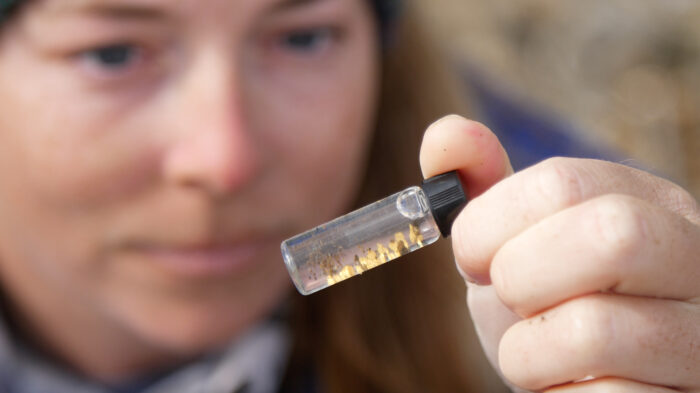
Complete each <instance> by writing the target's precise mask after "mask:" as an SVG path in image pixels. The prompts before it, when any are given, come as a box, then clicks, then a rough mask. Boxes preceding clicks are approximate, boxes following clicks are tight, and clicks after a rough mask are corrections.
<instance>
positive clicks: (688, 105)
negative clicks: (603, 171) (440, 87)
mask: <svg viewBox="0 0 700 393" xmlns="http://www.w3.org/2000/svg"><path fill="white" fill-rule="evenodd" d="M417 3H418V6H419V8H421V9H422V11H424V13H425V15H426V16H427V17H428V18H429V19H431V21H432V22H433V23H432V25H434V26H435V27H436V31H435V32H434V33H435V34H436V35H437V37H438V38H439V41H440V42H442V43H444V45H445V48H444V49H445V50H447V52H448V54H449V55H450V56H452V57H453V59H454V60H456V63H457V64H459V65H460V66H465V67H469V68H473V69H477V70H479V72H480V74H481V75H483V76H484V77H485V78H487V79H489V80H490V82H489V83H491V84H495V85H497V86H496V87H497V88H498V89H502V90H504V91H507V94H508V95H510V96H513V97H519V99H520V100H521V101H523V102H527V104H528V105H534V106H537V107H541V108H543V109H544V110H545V111H547V112H549V113H551V115H552V116H555V117H558V118H560V119H565V120H564V121H566V122H568V123H570V125H571V129H572V130H574V132H575V133H578V134H580V137H581V138H584V139H588V140H592V141H593V140H597V141H603V142H604V143H608V144H609V145H611V146H613V147H614V148H615V149H617V150H618V151H619V152H620V155H619V157H620V161H623V162H626V163H630V164H632V165H634V166H639V167H643V168H646V169H649V170H651V171H652V172H654V173H656V174H659V175H662V176H664V177H667V178H669V179H672V180H673V181H675V182H677V183H680V184H681V185H683V186H684V187H686V188H687V189H689V190H690V191H691V192H692V193H693V194H694V195H695V196H696V197H699V196H700V111H699V109H700V1H697V0H586V1H578V0H517V1H514V0H488V1H485V0H430V1H422V2H417ZM598 143H599V142H598Z"/></svg>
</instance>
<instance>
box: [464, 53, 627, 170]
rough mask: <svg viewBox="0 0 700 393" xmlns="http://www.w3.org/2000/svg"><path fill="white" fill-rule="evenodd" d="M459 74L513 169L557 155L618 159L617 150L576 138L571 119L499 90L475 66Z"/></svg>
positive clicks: (481, 118) (480, 115) (480, 118)
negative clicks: (505, 152) (462, 76)
mask: <svg viewBox="0 0 700 393" xmlns="http://www.w3.org/2000/svg"><path fill="white" fill-rule="evenodd" d="M463 75H464V77H465V79H466V83H467V86H468V89H469V91H470V93H471V94H472V96H473V97H474V98H475V100H476V102H475V104H476V105H477V109H479V110H480V111H479V112H477V114H478V116H479V118H478V119H477V120H479V121H481V122H482V123H484V124H485V125H486V126H488V127H489V128H491V130H493V132H495V133H496V135H498V138H499V139H500V141H501V143H502V144H503V147H505V149H506V151H507V152H508V155H509V156H510V160H511V164H512V165H513V168H514V169H515V170H516V171H517V170H520V169H523V168H526V167H529V166H531V165H534V164H536V163H538V162H540V161H542V160H545V159H547V158H550V157H557V156H564V157H579V158H597V159H603V160H611V161H619V159H620V154H619V153H615V152H613V150H612V149H610V148H609V147H607V146H604V145H594V144H592V143H591V142H590V141H587V140H584V139H582V138H580V137H579V136H578V135H577V134H576V132H575V129H574V127H573V126H572V125H571V123H568V122H566V121H564V120H563V119H559V118H557V117H555V116H553V115H552V114H551V113H547V112H546V111H544V110H543V109H542V108H537V107H535V106H533V105H530V104H528V103H525V102H522V100H518V99H517V98H515V96H513V95H509V94H508V93H507V92H504V91H501V90H500V89H499V88H498V84H497V83H495V82H494V81H492V80H489V79H488V78H487V77H485V76H484V75H483V74H481V73H480V72H478V71H476V70H475V69H473V68H470V67H467V69H466V71H465V72H464V73H463Z"/></svg>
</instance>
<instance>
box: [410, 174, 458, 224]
mask: <svg viewBox="0 0 700 393" xmlns="http://www.w3.org/2000/svg"><path fill="white" fill-rule="evenodd" d="M421 188H422V189H423V192H425V195H426V196H427V197H428V201H429V202H430V210H431V211H432V213H433V217H434V218H435V222H436V223H437V226H438V228H440V233H441V234H442V237H448V236H450V232H451V231H452V223H453V222H454V221H455V219H456V218H457V215H458V214H459V212H460V211H462V208H463V207H464V205H466V204H467V201H468V199H467V195H466V193H465V192H464V188H462V182H461V181H460V180H459V174H458V173H457V171H452V172H447V173H443V174H442V175H437V176H433V177H431V178H430V179H426V180H424V181H423V184H422V185H421Z"/></svg>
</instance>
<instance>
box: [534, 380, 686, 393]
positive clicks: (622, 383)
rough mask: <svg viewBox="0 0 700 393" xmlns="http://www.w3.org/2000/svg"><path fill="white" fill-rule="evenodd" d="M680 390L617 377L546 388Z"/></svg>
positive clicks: (554, 392) (575, 391) (640, 392)
mask: <svg viewBox="0 0 700 393" xmlns="http://www.w3.org/2000/svg"><path fill="white" fill-rule="evenodd" d="M673 392H678V390H673V389H668V388H663V387H660V386H652V385H646V384H642V383H639V382H633V381H628V380H625V379H617V378H601V379H596V380H593V381H586V382H579V383H575V384H570V385H566V386H559V387H556V388H552V389H548V390H545V393H673Z"/></svg>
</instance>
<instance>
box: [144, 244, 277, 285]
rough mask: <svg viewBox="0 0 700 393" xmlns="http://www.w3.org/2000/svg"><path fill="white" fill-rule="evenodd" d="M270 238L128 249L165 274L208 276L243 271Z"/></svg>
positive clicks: (266, 245)
mask: <svg viewBox="0 0 700 393" xmlns="http://www.w3.org/2000/svg"><path fill="white" fill-rule="evenodd" d="M271 243H272V242H270V241H262V240H259V241H258V240H256V241H246V242H240V243H235V244H227V245H204V246H196V247H191V246H179V245H166V246H162V245H158V246H141V247H138V248H136V249H132V251H133V252H134V253H135V254H136V256H137V257H138V258H139V259H141V260H142V261H143V262H145V263H149V264H152V265H154V266H155V267H157V268H159V269H162V270H165V271H166V272H168V273H169V274H172V275H175V276H182V277H187V278H208V277H216V276H222V275H225V276H229V275H236V274H240V273H243V272H244V271H245V270H248V269H249V268H251V267H252V266H253V265H254V264H255V263H256V261H258V260H259V259H260V258H261V257H262V255H263V253H264V251H265V249H266V248H267V247H268V246H269V245H270V244H271Z"/></svg>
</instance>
